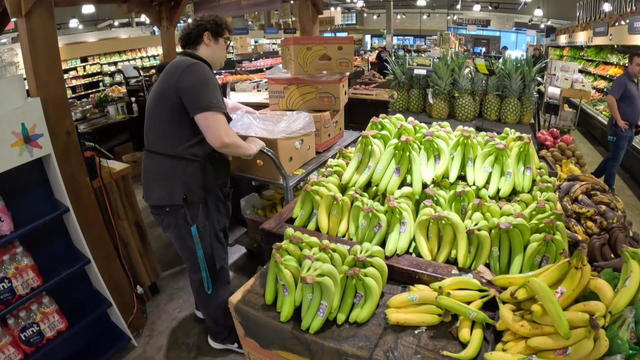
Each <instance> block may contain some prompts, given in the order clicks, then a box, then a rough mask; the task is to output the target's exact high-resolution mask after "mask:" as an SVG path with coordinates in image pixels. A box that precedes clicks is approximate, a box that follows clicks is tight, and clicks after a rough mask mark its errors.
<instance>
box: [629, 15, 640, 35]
mask: <svg viewBox="0 0 640 360" xmlns="http://www.w3.org/2000/svg"><path fill="white" fill-rule="evenodd" d="M627 32H628V33H629V34H631V35H637V34H640V16H634V17H632V18H630V19H629V25H628V28H627Z"/></svg>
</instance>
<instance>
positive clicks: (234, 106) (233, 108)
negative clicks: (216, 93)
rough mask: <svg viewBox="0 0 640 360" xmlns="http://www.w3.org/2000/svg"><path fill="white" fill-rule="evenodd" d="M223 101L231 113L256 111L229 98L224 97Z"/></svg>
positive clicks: (255, 112)
mask: <svg viewBox="0 0 640 360" xmlns="http://www.w3.org/2000/svg"><path fill="white" fill-rule="evenodd" d="M224 103H225V105H227V111H228V112H229V113H230V114H233V113H235V112H238V111H244V112H245V113H247V114H257V113H258V112H257V111H255V110H254V109H252V108H250V107H248V106H245V105H242V104H240V103H239V102H235V101H232V100H229V99H226V98H225V99H224Z"/></svg>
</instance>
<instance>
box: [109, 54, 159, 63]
mask: <svg viewBox="0 0 640 360" xmlns="http://www.w3.org/2000/svg"><path fill="white" fill-rule="evenodd" d="M158 56H160V55H143V56H136V57H132V58H126V59H116V60H104V61H100V64H110V63H114V62H125V61H132V60H137V59H142V58H148V57H158Z"/></svg>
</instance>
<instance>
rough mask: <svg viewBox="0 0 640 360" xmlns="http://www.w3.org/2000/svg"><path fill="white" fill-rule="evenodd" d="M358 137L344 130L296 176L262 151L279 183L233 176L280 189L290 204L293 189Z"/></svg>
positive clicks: (275, 157) (251, 176) (266, 152)
mask: <svg viewBox="0 0 640 360" xmlns="http://www.w3.org/2000/svg"><path fill="white" fill-rule="evenodd" d="M359 137H360V133H359V132H357V131H349V130H345V132H344V137H343V138H342V139H340V141H338V142H337V143H336V144H335V145H333V146H332V147H330V148H329V149H327V150H325V151H323V152H321V153H318V154H317V155H316V156H315V157H314V158H313V159H311V160H309V161H308V162H307V163H306V164H304V165H302V167H301V168H300V169H301V170H303V171H304V172H303V173H301V174H297V175H289V174H287V172H286V171H285V170H284V167H283V166H282V163H281V162H280V159H278V156H277V155H276V154H275V153H274V152H273V151H272V150H270V149H263V150H262V152H263V153H265V154H266V155H267V156H268V157H269V158H271V160H272V161H273V163H274V164H275V166H276V168H277V169H278V172H279V173H280V176H281V177H282V180H281V181H275V180H272V179H266V178H262V177H259V176H253V175H248V174H242V173H234V175H237V176H242V177H245V178H248V179H251V180H253V181H256V182H259V183H264V184H269V185H273V186H275V187H278V188H281V189H282V190H283V191H284V201H285V203H291V202H292V201H293V200H294V195H293V189H294V188H295V187H296V186H298V185H299V184H301V183H303V182H304V181H306V180H307V178H308V177H309V176H310V175H311V174H313V173H314V172H315V171H316V170H318V169H319V168H320V167H322V166H323V165H324V164H325V163H326V162H327V160H329V159H330V158H332V157H334V156H335V155H336V154H337V153H338V151H340V149H343V148H345V147H347V146H349V145H351V144H353V143H354V142H356V140H358V138H359Z"/></svg>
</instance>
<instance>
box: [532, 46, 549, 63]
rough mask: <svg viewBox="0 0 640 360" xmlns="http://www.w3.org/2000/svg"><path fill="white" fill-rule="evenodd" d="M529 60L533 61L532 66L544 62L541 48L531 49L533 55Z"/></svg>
mask: <svg viewBox="0 0 640 360" xmlns="http://www.w3.org/2000/svg"><path fill="white" fill-rule="evenodd" d="M531 58H532V59H533V64H534V65H538V64H539V63H541V62H543V61H545V60H546V58H545V57H544V54H543V53H542V48H541V47H539V46H536V47H534V48H533V55H532V56H531Z"/></svg>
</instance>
